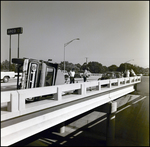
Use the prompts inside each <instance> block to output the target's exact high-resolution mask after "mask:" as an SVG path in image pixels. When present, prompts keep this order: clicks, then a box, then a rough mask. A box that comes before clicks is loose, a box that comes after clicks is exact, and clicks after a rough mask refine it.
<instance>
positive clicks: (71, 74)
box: [69, 68, 88, 84]
mask: <svg viewBox="0 0 150 147" xmlns="http://www.w3.org/2000/svg"><path fill="white" fill-rule="evenodd" d="M69 77H70V84H71V83H74V78H75V71H74V68H72V70H70V72H69ZM87 77H88V71H87V69H85V70H84V73H83V81H84V82H86V80H87Z"/></svg>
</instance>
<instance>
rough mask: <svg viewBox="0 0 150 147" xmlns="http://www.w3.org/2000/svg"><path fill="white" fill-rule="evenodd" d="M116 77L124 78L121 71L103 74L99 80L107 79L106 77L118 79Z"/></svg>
mask: <svg viewBox="0 0 150 147" xmlns="http://www.w3.org/2000/svg"><path fill="white" fill-rule="evenodd" d="M116 78H122V74H121V72H107V73H104V74H103V75H102V77H101V78H99V79H98V80H105V79H116Z"/></svg>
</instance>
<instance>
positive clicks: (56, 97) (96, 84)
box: [1, 76, 141, 121]
mask: <svg viewBox="0 0 150 147" xmlns="http://www.w3.org/2000/svg"><path fill="white" fill-rule="evenodd" d="M139 82H141V77H140V76H136V77H128V78H118V79H110V80H99V81H91V82H84V83H75V84H65V85H58V86H47V87H39V88H33V89H24V90H15V91H7V92H1V121H5V120H7V119H10V118H14V117H18V116H21V115H24V114H28V113H32V112H36V111H40V110H43V109H46V108H50V107H53V106H57V105H60V104H64V103H68V102H71V101H75V100H78V99H82V98H85V97H87V96H92V95H94V94H99V93H102V92H109V91H110V90H113V89H118V88H120V87H123V86H127V85H131V84H136V83H139ZM106 85H107V86H106ZM73 91H75V93H76V94H72V92H73ZM65 93H70V94H69V95H66V94H65ZM45 95H51V98H50V99H45V100H42V101H36V102H32V103H28V104H26V102H25V99H26V98H31V97H40V96H45Z"/></svg>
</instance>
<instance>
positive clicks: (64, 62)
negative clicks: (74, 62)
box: [64, 38, 80, 73]
mask: <svg viewBox="0 0 150 147" xmlns="http://www.w3.org/2000/svg"><path fill="white" fill-rule="evenodd" d="M74 40H80V39H79V38H75V39H73V40H71V41H69V42H67V43H65V44H64V73H65V47H66V46H67V45H68V44H70V43H71V42H72V41H74Z"/></svg>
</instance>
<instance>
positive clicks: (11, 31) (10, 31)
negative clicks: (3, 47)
mask: <svg viewBox="0 0 150 147" xmlns="http://www.w3.org/2000/svg"><path fill="white" fill-rule="evenodd" d="M22 33H23V28H22V27H19V28H10V29H7V35H10V47H9V71H10V63H11V35H15V34H18V58H19V34H22Z"/></svg>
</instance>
